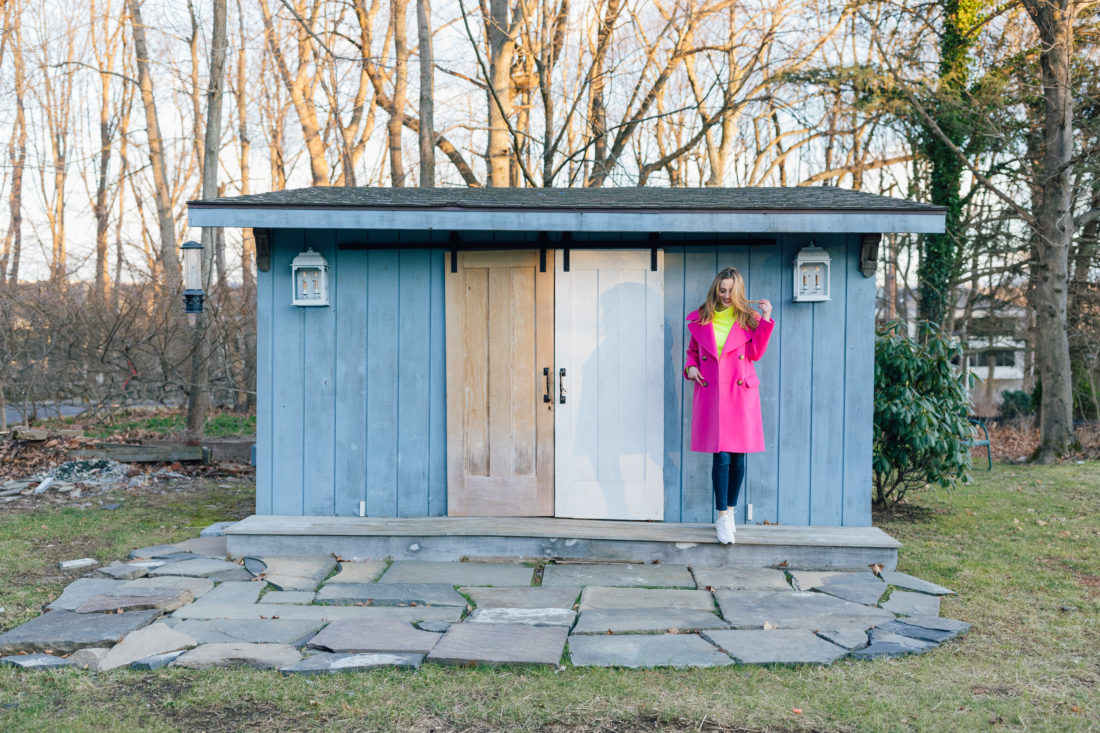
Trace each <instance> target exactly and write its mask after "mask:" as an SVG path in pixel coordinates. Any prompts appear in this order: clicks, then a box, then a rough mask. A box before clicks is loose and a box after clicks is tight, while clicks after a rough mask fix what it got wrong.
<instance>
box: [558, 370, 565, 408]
mask: <svg viewBox="0 0 1100 733" xmlns="http://www.w3.org/2000/svg"><path fill="white" fill-rule="evenodd" d="M558 402H561V403H562V404H563V405H564V404H565V370H564V369H562V370H560V371H559V372H558Z"/></svg>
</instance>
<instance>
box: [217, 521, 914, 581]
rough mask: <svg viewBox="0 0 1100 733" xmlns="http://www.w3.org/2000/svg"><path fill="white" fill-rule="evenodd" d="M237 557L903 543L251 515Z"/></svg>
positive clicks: (819, 563)
mask: <svg viewBox="0 0 1100 733" xmlns="http://www.w3.org/2000/svg"><path fill="white" fill-rule="evenodd" d="M226 540H227V548H228V551H229V553H230V554H231V555H234V556H243V555H275V554H282V555H307V554H330V553H332V554H336V555H339V556H341V557H357V558H383V557H392V558H393V559H395V560H411V559H418V560H459V559H462V558H471V559H472V558H475V557H486V558H487V557H495V558H499V557H516V558H523V559H531V558H542V559H545V560H600V561H618V562H645V563H651V562H654V561H657V562H667V563H681V564H687V565H717V566H723V565H743V566H748V565H751V566H758V567H759V566H770V567H784V568H792V569H845V568H846V569H851V568H859V569H863V568H866V567H867V566H868V565H871V564H880V565H882V566H883V568H884V569H886V570H893V569H894V568H895V567H896V566H897V556H898V548H900V547H901V543H900V542H898V541H897V540H895V539H894V538H893V537H891V536H890V535H888V534H886V533H885V532H883V531H882V530H881V529H879V528H877V527H801V526H786V525H741V526H738V528H737V542H736V543H735V544H733V545H722V544H720V543H719V542H718V540H717V538H716V537H715V535H714V525H712V524H699V523H686V522H685V523H681V522H630V521H616V520H594V519H562V518H556V517H401V518H394V517H299V516H276V515H253V516H251V517H248V518H247V519H244V520H242V521H240V522H237V523H236V524H234V525H232V526H231V527H229V528H227V529H226Z"/></svg>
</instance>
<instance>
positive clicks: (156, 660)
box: [130, 649, 187, 671]
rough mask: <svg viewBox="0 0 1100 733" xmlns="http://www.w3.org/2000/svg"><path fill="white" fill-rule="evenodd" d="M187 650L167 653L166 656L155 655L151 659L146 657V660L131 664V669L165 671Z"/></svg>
mask: <svg viewBox="0 0 1100 733" xmlns="http://www.w3.org/2000/svg"><path fill="white" fill-rule="evenodd" d="M186 651H187V650H186V649H180V650H179V651H177V652H167V653H165V654H154V655H153V656H151V657H145V658H144V659H138V660H137V661H134V662H130V669H140V670H143V671H149V670H153V669H163V668H164V667H167V666H168V665H169V664H171V663H172V662H174V661H176V660H177V659H179V658H180V656H181V655H182V654H183V653H184V652H186Z"/></svg>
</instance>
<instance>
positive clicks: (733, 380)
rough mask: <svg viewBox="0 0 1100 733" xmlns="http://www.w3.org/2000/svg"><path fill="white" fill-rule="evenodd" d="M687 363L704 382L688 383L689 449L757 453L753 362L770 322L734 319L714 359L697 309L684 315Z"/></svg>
mask: <svg viewBox="0 0 1100 733" xmlns="http://www.w3.org/2000/svg"><path fill="white" fill-rule="evenodd" d="M687 320H688V331H689V332H690V333H691V343H690V344H688V349H687V362H686V365H685V366H684V378H685V379H686V378H687V368H688V367H692V366H693V367H696V368H697V369H698V370H699V372H700V374H702V377H703V382H704V383H705V384H706V386H705V387H704V386H700V385H698V384H694V383H693V384H694V387H695V394H694V397H693V398H692V401H691V408H692V409H691V449H692V450H693V451H698V452H700V453H717V452H718V451H730V452H732V453H757V452H759V451H762V450H764V426H763V424H762V422H761V419H760V379H759V378H758V377H757V376H756V368H755V367H754V366H753V362H754V361H758V360H759V359H760V357H762V356H764V351H765V350H766V349H767V348H768V339H769V338H770V337H771V335H772V328H774V327H775V321H765V320H761V321H760V322H759V323H758V324H757V326H756V329H755V330H752V329H748V328H741V327H740V326H738V325H737V324H736V323H735V324H733V327H731V328H730V332H729V335H728V336H726V343H725V344H724V345H723V347H722V356H721V358H718V350H717V347H716V346H715V339H714V326H712V325H711V324H709V323H707V324H705V325H704V324H700V323H698V320H699V311H692V312H691V313H689V314H688V317H687Z"/></svg>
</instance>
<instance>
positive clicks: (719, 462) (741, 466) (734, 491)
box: [710, 451, 745, 512]
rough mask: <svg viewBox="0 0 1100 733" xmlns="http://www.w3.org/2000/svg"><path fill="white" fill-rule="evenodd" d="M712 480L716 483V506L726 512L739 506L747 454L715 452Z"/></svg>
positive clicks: (711, 469) (711, 468)
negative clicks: (738, 498)
mask: <svg viewBox="0 0 1100 733" xmlns="http://www.w3.org/2000/svg"><path fill="white" fill-rule="evenodd" d="M710 480H711V481H712V482H713V483H714V508H715V509H717V510H718V511H720V512H724V511H726V510H727V509H729V508H730V507H735V506H737V497H738V496H739V495H740V494H741V484H742V483H744V481H745V454H744V453H726V452H725V451H722V452H719V453H715V454H714V461H713V463H711V466H710Z"/></svg>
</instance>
